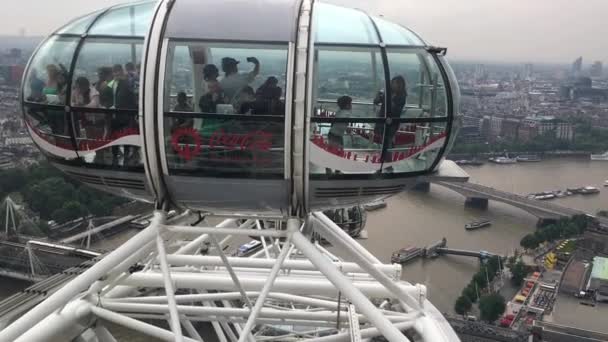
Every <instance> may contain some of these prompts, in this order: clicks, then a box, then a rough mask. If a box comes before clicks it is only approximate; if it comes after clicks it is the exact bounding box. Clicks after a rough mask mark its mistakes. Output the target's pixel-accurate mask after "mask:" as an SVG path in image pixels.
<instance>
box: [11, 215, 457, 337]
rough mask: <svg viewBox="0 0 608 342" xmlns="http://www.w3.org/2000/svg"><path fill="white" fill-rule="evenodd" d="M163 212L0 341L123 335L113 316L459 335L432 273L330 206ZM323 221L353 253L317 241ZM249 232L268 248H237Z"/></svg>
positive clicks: (158, 329) (319, 333) (295, 333)
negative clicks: (369, 242) (206, 215)
mask: <svg viewBox="0 0 608 342" xmlns="http://www.w3.org/2000/svg"><path fill="white" fill-rule="evenodd" d="M165 217H166V215H165V213H164V212H160V211H159V212H156V213H155V216H154V218H153V220H152V223H151V224H150V226H149V227H148V228H146V229H145V230H143V231H141V232H140V233H139V234H138V235H136V236H135V237H133V238H132V239H130V240H129V241H127V242H126V243H124V244H123V245H121V246H120V247H118V248H117V249H116V250H114V251H113V252H111V253H109V254H107V255H106V256H105V257H103V258H102V259H101V260H99V261H98V262H97V263H96V264H95V265H94V266H92V267H91V268H90V269H89V270H87V271H85V272H84V273H82V274H81V275H80V276H78V277H76V278H75V279H74V280H73V281H71V282H69V283H68V284H66V285H65V286H64V287H63V288H61V289H60V290H58V291H57V292H55V293H54V294H53V295H51V296H50V297H49V298H48V299H47V300H45V301H44V302H42V303H41V304H39V305H38V306H37V307H35V308H34V309H32V310H31V311H29V312H28V313H27V314H25V315H23V316H21V317H20V318H19V319H17V320H16V321H15V322H13V323H12V324H11V325H10V326H8V327H7V328H6V329H4V330H2V331H1V332H0V341H2V342H4V341H6V342H9V341H10V342H12V341H18V342H24V341H71V340H73V339H75V338H78V337H80V338H81V339H80V340H86V341H100V342H106V341H116V340H115V338H114V337H113V336H112V333H111V331H110V330H109V329H107V328H106V327H105V326H104V324H103V322H112V323H114V324H117V325H120V326H123V327H125V328H128V329H131V330H133V331H134V332H138V333H141V334H144V335H148V336H151V337H155V338H158V339H161V340H164V341H203V338H202V337H201V335H202V334H201V332H202V329H201V328H202V327H204V329H213V331H214V335H215V337H217V340H219V341H222V342H224V341H230V342H253V341H317V342H318V341H363V340H368V341H369V340H372V341H373V340H374V338H380V337H382V336H384V338H386V340H388V341H391V342H398V341H399V342H401V341H458V337H457V336H456V335H455V333H454V332H453V330H452V329H451V328H450V326H449V325H448V323H447V322H446V321H445V319H444V318H443V317H442V316H441V314H440V313H439V312H438V311H437V310H436V309H435V308H434V307H433V306H432V305H431V304H430V303H429V301H428V300H427V299H426V288H425V287H424V286H423V285H411V284H409V283H407V282H404V281H401V280H400V278H401V267H400V266H397V265H386V264H382V263H381V262H380V261H379V260H378V259H376V258H375V257H374V256H373V255H371V253H369V252H368V251H367V250H365V249H364V248H363V247H362V246H361V245H359V244H358V243H357V242H356V241H355V240H353V239H352V238H351V237H350V236H348V234H346V233H344V231H342V229H340V227H338V226H337V225H336V224H334V223H333V222H332V221H331V220H329V219H328V218H327V217H326V216H325V215H323V214H322V213H314V214H312V215H310V216H308V217H307V218H306V220H301V219H298V218H289V219H285V220H283V221H282V222H278V221H274V222H272V223H271V222H269V221H265V222H264V224H261V222H260V221H258V220H255V219H239V220H237V219H226V220H224V221H223V222H222V223H220V224H218V225H217V226H214V227H211V226H189V225H180V224H179V222H178V223H177V224H175V223H174V224H172V225H168V224H166V222H165ZM182 217H183V218H185V217H186V215H183V216H182ZM178 221H179V220H178ZM182 224H184V223H182ZM313 232H315V233H317V234H318V235H320V236H322V237H323V238H324V239H326V240H327V241H329V242H330V243H331V244H332V245H333V247H334V248H336V249H338V250H340V254H344V255H347V259H348V260H350V262H346V261H343V260H340V259H338V258H337V257H336V256H335V255H333V254H331V253H330V252H328V251H327V250H326V249H325V248H323V247H322V246H321V245H320V244H318V243H315V242H313V241H311V238H310V237H311V236H313V235H317V234H313ZM239 237H251V238H254V239H258V240H259V241H260V242H261V244H259V245H261V246H262V250H260V251H259V252H257V253H255V254H253V255H252V256H250V257H242V256H229V255H227V254H226V252H225V251H227V250H229V249H227V246H228V244H229V243H231V242H233V240H235V239H238V238H239ZM134 266H136V267H134ZM135 270H138V271H135ZM84 336H89V337H88V338H87V339H85V338H84Z"/></svg>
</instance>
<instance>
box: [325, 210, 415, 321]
mask: <svg viewBox="0 0 608 342" xmlns="http://www.w3.org/2000/svg"><path fill="white" fill-rule="evenodd" d="M314 215H315V217H317V218H319V219H320V220H322V221H323V223H325V222H326V221H330V222H331V220H330V219H329V218H328V217H327V216H325V214H323V213H320V212H317V213H314ZM331 223H332V224H333V225H335V223H333V222H331ZM336 227H337V225H336ZM317 229H318V230H319V233H320V234H321V236H323V237H324V238H326V239H327V240H329V241H330V242H331V243H332V244H333V245H334V246H335V247H337V248H340V249H342V250H343V251H345V252H347V253H348V254H349V256H350V257H352V258H353V259H354V260H355V262H357V263H358V264H359V265H360V266H361V268H363V269H364V270H365V271H367V272H369V274H370V275H372V277H374V279H376V280H378V281H379V282H380V283H381V284H382V285H384V286H385V287H386V288H387V289H388V290H389V291H391V292H392V293H393V294H394V295H395V296H396V297H397V298H399V300H400V301H402V302H404V303H405V307H404V309H414V310H420V305H422V302H424V298H423V297H422V296H421V295H420V294H417V295H416V296H415V297H412V296H411V295H409V294H407V293H405V292H404V291H402V290H401V288H400V287H399V286H398V285H397V284H396V283H395V282H394V281H393V280H392V279H390V278H389V277H387V276H386V275H385V274H384V273H382V272H380V271H378V269H377V268H376V267H375V265H374V263H373V260H372V259H368V258H366V254H365V253H362V252H361V250H365V249H364V248H363V246H361V245H360V244H358V243H357V242H356V241H352V242H351V241H348V240H343V239H341V238H340V236H339V235H340V232H341V233H343V234H345V233H344V231H343V230H342V229H340V228H339V227H338V230H340V232H337V230H336V229H335V228H333V229H332V228H331V227H330V226H329V225H325V224H323V225H319V226H318V227H317ZM346 241H348V243H347V242H346ZM366 252H367V251H366ZM367 253H369V252H367ZM376 260H377V259H376ZM415 298H421V299H422V302H419V301H417V300H416V299H415Z"/></svg>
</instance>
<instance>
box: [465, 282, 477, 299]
mask: <svg viewBox="0 0 608 342" xmlns="http://www.w3.org/2000/svg"><path fill="white" fill-rule="evenodd" d="M462 295H463V296H464V297H467V298H469V300H470V301H471V302H472V303H476V302H477V289H476V288H475V283H473V282H471V283H469V285H467V287H465V288H464V289H463V290H462Z"/></svg>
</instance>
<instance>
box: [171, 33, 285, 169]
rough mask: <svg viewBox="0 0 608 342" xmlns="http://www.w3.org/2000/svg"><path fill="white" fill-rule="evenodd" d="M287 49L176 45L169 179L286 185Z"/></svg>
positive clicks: (256, 46) (174, 52)
mask: <svg viewBox="0 0 608 342" xmlns="http://www.w3.org/2000/svg"><path fill="white" fill-rule="evenodd" d="M286 74H287V46H282V45H276V46H275V45H249V44H247V45H245V44H219V43H213V44H212V43H202V42H192V43H182V42H174V43H170V44H169V48H168V56H167V70H166V72H165V89H164V101H163V105H164V109H165V115H164V132H165V154H166V158H167V163H168V168H169V172H170V173H172V174H193V175H199V176H222V177H226V176H234V177H244V178H258V177H261V178H266V177H282V176H283V172H284V171H283V170H284V160H285V156H284V154H285V150H284V145H285V110H286V103H285V94H286Z"/></svg>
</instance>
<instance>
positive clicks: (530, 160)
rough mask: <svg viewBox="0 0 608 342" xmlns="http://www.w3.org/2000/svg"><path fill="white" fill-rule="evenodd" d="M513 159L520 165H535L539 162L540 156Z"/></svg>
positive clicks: (523, 156) (532, 155)
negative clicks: (520, 163)
mask: <svg viewBox="0 0 608 342" xmlns="http://www.w3.org/2000/svg"><path fill="white" fill-rule="evenodd" d="M515 159H517V161H518V162H522V163H535V162H539V161H541V159H540V156H538V155H536V154H523V155H521V156H517V158H515Z"/></svg>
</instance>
